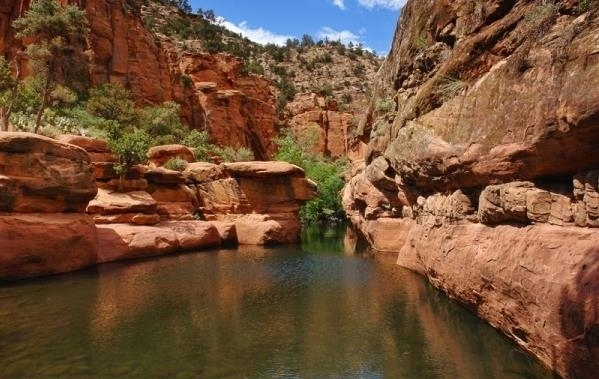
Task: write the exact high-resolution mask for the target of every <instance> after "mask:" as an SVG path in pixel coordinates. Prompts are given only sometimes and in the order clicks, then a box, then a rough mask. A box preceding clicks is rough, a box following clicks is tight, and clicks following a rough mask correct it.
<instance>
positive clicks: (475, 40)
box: [343, 1, 599, 378]
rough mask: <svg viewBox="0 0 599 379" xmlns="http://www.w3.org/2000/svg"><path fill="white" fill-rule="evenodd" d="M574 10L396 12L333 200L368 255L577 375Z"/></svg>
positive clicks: (590, 27) (578, 60) (596, 84)
mask: <svg viewBox="0 0 599 379" xmlns="http://www.w3.org/2000/svg"><path fill="white" fill-rule="evenodd" d="M577 3H579V2H560V3H558V4H545V3H542V4H540V3H539V2H532V1H518V2H514V1H478V2H475V1H456V2H444V1H428V2H421V1H408V2H407V4H406V6H405V8H404V9H403V11H402V14H401V18H400V20H399V23H398V27H397V31H396V35H395V38H394V42H393V46H392V48H391V51H390V52H389V55H388V57H387V59H386V61H385V62H384V64H383V66H382V68H381V70H380V71H379V73H378V74H377V78H376V80H375V87H374V98H373V100H372V103H371V105H370V107H369V110H368V111H367V114H366V116H365V117H364V118H363V120H362V121H361V123H360V126H361V130H360V134H361V136H360V139H361V140H362V142H364V143H368V151H367V152H366V153H365V154H364V156H363V157H362V158H364V163H361V161H360V160H359V159H356V160H354V169H353V172H352V174H353V178H352V179H351V180H350V181H349V182H348V185H347V186H346V188H345V190H344V193H343V204H344V207H345V209H346V211H347V212H348V217H349V219H350V220H351V222H352V223H353V224H355V225H356V226H357V227H358V229H359V230H360V232H361V234H362V235H363V236H364V237H365V238H366V239H367V240H368V241H369V242H370V243H371V244H372V245H373V247H375V248H376V249H378V250H380V251H386V252H395V253H397V254H398V264H400V265H402V266H405V267H409V268H411V269H413V270H416V271H418V272H420V273H422V274H423V275H426V276H427V277H428V278H429V280H430V281H431V282H432V283H433V284H434V285H435V286H437V287H438V288H440V289H442V290H443V291H445V292H446V293H448V294H449V295H450V296H452V297H454V298H456V299H457V300H458V301H460V302H462V303H464V304H465V305H466V306H468V307H469V308H470V309H472V310H473V311H474V312H475V313H477V314H478V315H479V316H481V317H482V318H484V319H486V320H487V321H488V322H489V323H491V324H492V325H494V326H496V327H497V328H499V329H500V330H501V331H503V332H504V333H505V334H506V335H508V336H510V337H511V338H512V339H514V340H515V341H516V342H517V343H518V344H520V345H521V346H523V347H524V348H525V349H527V350H528V351H530V352H531V353H533V354H534V355H535V356H537V357H538V358H539V359H540V360H541V361H543V362H544V363H545V364H546V365H548V366H550V367H551V368H553V369H554V370H556V371H557V372H558V373H559V374H560V375H562V376H564V377H576V378H587V377H588V378H590V377H593V375H594V373H595V372H597V370H598V369H599V366H597V365H598V363H597V362H599V348H598V346H599V345H597V343H596V340H597V332H596V330H597V329H598V328H599V326H598V325H599V315H598V314H597V312H596V311H595V310H593V309H594V308H593V307H594V306H595V305H596V301H595V300H593V299H596V298H597V297H598V296H599V275H597V273H596V272H595V271H596V270H595V266H596V264H595V263H596V262H597V250H596V247H597V246H598V245H597V242H598V241H597V235H598V233H597V230H596V229H594V228H595V227H596V226H597V225H598V223H597V220H598V218H599V213H598V212H597V209H598V208H597V204H596V203H597V201H596V200H597V198H598V196H597V193H598V192H597V191H598V185H599V182H598V179H597V178H598V177H599V176H598V171H597V168H599V167H598V163H597V162H599V149H598V148H597V142H596V141H597V140H598V137H599V91H597V88H599V60H598V59H597V56H598V55H597V51H598V50H597V46H598V45H597V41H598V40H597V36H598V35H599V13H598V12H599V10H598V9H596V7H593V6H591V7H584V4H582V2H580V3H581V4H577ZM593 304H594V305H593Z"/></svg>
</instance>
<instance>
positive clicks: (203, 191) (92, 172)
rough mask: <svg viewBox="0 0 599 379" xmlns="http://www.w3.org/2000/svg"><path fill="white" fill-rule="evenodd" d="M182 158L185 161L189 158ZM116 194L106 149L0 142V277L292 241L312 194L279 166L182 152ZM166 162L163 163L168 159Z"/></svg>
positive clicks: (158, 156)
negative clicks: (173, 163)
mask: <svg viewBox="0 0 599 379" xmlns="http://www.w3.org/2000/svg"><path fill="white" fill-rule="evenodd" d="M186 153H187V154H186ZM148 155H149V158H150V165H149V166H137V167H135V169H134V170H132V171H131V172H130V173H129V174H128V176H127V177H126V178H125V181H124V182H125V188H126V190H127V192H118V191H116V187H117V186H118V177H117V175H116V173H115V172H114V170H113V165H114V162H115V159H114V157H113V156H112V155H111V153H110V151H109V150H108V147H107V145H106V143H105V142H103V141H100V140H94V139H91V138H86V137H81V136H59V137H57V139H51V138H47V137H42V136H39V135H35V134H30V133H9V132H5V133H2V134H0V172H1V173H2V174H0V200H1V201H0V206H1V208H0V246H2V247H3V249H2V250H3V251H2V253H1V254H0V279H1V280H7V279H18V278H25V277H33V276H39V275H48V274H55V273H62V272H67V271H73V270H77V269H82V268H85V267H89V266H92V265H95V264H99V263H104V262H110V261H116V260H123V259H133V258H140V257H146V256H155V255H164V254H172V253H175V252H182V251H191V250H195V251H197V250H201V249H205V248H209V247H214V246H219V245H221V244H250V245H251V244H257V245H263V244H274V243H293V242H297V241H298V239H299V231H300V221H299V216H298V212H299V209H300V206H301V204H302V203H303V202H305V201H307V200H309V199H311V198H312V197H314V196H315V193H316V192H315V191H316V186H315V184H314V183H313V182H311V181H310V180H308V179H307V178H306V177H305V175H304V172H303V171H302V170H301V169H300V168H299V167H297V166H294V165H291V164H288V163H284V162H239V163H225V164H221V165H216V164H211V163H205V162H190V163H189V164H188V166H187V168H186V169H185V170H184V171H182V172H178V171H173V170H168V169H165V168H163V167H161V166H162V164H164V163H165V162H166V161H168V157H173V156H177V157H183V158H186V159H188V160H189V161H192V160H193V153H192V152H191V151H190V150H189V149H187V148H186V147H184V146H180V145H169V146H163V147H157V148H154V149H153V150H151V151H150V152H149V153H148ZM165 157H166V158H165Z"/></svg>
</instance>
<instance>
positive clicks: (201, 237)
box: [161, 221, 221, 250]
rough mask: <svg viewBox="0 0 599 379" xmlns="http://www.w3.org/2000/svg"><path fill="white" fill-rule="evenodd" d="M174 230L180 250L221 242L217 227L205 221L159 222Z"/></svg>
mask: <svg viewBox="0 0 599 379" xmlns="http://www.w3.org/2000/svg"><path fill="white" fill-rule="evenodd" d="M161 227H166V228H169V229H171V230H173V231H174V232H175V235H176V237H177V240H178V241H179V249H180V250H199V249H203V248H206V247H211V246H218V245H220V244H221V235H220V233H219V230H218V229H217V227H216V226H215V225H214V224H213V223H211V222H207V221H167V222H163V223H162V224H161Z"/></svg>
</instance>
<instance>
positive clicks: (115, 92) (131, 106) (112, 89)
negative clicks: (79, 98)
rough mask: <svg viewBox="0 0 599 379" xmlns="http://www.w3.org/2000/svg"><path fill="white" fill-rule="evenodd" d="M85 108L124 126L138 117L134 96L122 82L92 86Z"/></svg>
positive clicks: (93, 113)
mask: <svg viewBox="0 0 599 379" xmlns="http://www.w3.org/2000/svg"><path fill="white" fill-rule="evenodd" d="M85 108H86V109H87V111H88V112H89V113H91V114H92V115H94V116H98V117H102V118H103V119H105V120H108V121H115V122H117V123H118V124H119V126H120V127H123V128H124V127H126V126H128V125H130V124H133V123H134V122H135V120H136V118H137V116H136V111H135V102H134V101H133V97H132V96H131V93H130V92H129V91H128V90H127V89H125V88H124V87H123V86H121V85H120V84H113V83H107V84H102V85H100V86H98V87H92V88H90V90H89V99H88V100H87V103H86V105H85Z"/></svg>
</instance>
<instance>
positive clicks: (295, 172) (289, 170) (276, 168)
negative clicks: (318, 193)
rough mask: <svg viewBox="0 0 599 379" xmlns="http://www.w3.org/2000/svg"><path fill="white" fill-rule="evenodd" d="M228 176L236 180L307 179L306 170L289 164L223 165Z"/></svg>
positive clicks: (256, 162) (253, 162)
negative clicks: (285, 177) (283, 177)
mask: <svg viewBox="0 0 599 379" xmlns="http://www.w3.org/2000/svg"><path fill="white" fill-rule="evenodd" d="M222 166H223V168H224V170H225V172H226V173H227V174H229V175H230V176H231V177H234V178H269V177H277V176H290V177H300V178H303V177H305V175H306V174H305V173H304V170H302V169H301V168H300V167H298V166H296V165H293V164H291V163H287V162H279V161H252V162H230V163H223V165H222Z"/></svg>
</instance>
